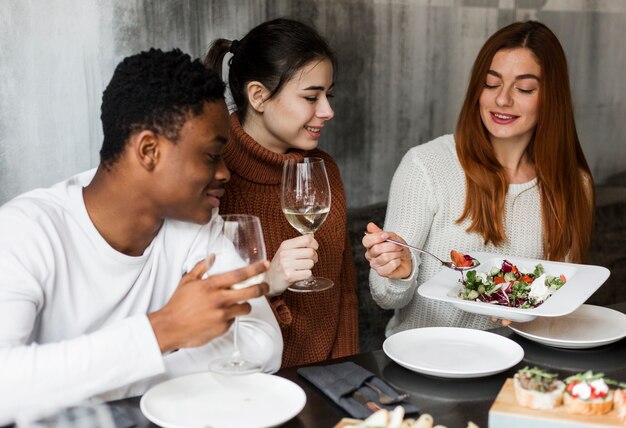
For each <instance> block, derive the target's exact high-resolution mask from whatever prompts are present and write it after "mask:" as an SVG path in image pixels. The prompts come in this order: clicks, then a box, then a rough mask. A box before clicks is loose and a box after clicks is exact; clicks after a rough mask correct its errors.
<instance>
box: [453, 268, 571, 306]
mask: <svg viewBox="0 0 626 428" xmlns="http://www.w3.org/2000/svg"><path fill="white" fill-rule="evenodd" d="M566 282H567V279H566V278H565V276H564V275H563V274H561V275H559V276H553V275H549V274H547V273H546V272H545V270H544V268H543V266H542V265H541V264H537V265H535V268H534V270H533V271H532V272H521V271H520V269H518V267H517V266H515V265H514V264H512V263H511V262H509V261H507V260H503V261H502V265H501V266H500V267H497V266H496V267H494V268H493V269H491V270H490V271H488V272H478V271H476V270H470V271H467V273H466V275H465V278H464V279H463V280H462V284H461V291H460V293H459V297H460V298H461V299H464V300H472V301H476V302H485V303H492V304H495V305H501V306H508V307H513V308H520V309H531V308H536V307H537V306H539V305H541V304H542V303H543V302H545V301H546V300H547V299H548V298H549V297H550V296H551V295H552V294H554V293H555V292H556V291H557V290H558V289H559V288H561V287H562V286H563V285H564V284H565V283H566Z"/></svg>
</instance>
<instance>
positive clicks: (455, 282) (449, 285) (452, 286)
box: [418, 253, 611, 322]
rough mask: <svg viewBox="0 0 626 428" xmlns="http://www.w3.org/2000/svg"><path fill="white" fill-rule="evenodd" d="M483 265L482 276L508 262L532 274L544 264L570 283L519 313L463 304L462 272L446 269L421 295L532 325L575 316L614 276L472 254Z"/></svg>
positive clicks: (602, 269) (549, 271)
mask: <svg viewBox="0 0 626 428" xmlns="http://www.w3.org/2000/svg"><path fill="white" fill-rule="evenodd" d="M470 255H471V256H472V257H475V258H476V259H478V260H479V261H480V266H478V267H477V268H476V271H478V272H489V271H490V270H491V269H492V268H494V267H498V268H499V267H501V266H502V261H503V260H505V259H506V260H508V261H509V262H511V263H513V264H514V265H515V266H517V267H518V269H519V270H520V272H523V273H528V272H532V271H533V270H534V268H535V265H537V264H539V263H541V264H542V265H543V268H544V270H545V272H546V273H547V274H549V275H554V276H559V275H561V274H563V275H565V278H566V279H567V282H566V283H565V285H563V286H562V287H561V288H560V289H559V290H558V291H557V292H555V293H554V294H553V295H552V296H550V297H549V298H548V299H547V300H546V301H545V302H543V303H542V304H541V305H539V306H538V307H536V308H531V309H519V308H510V307H507V306H501V305H496V304H493V303H485V302H475V301H473V300H463V299H461V298H460V297H458V296H459V292H460V290H461V283H460V279H461V278H460V275H459V272H456V271H453V270H451V269H446V268H443V269H441V271H439V272H438V273H437V274H436V275H435V276H433V277H432V278H431V279H429V280H428V281H426V282H425V283H423V284H422V285H421V286H420V287H419V288H418V293H419V294H420V295H421V296H423V297H426V298H428V299H434V300H441V301H444V302H448V303H452V304H453V305H454V306H456V307H457V308H459V309H462V310H464V311H467V312H473V313H476V314H481V315H488V316H491V317H497V318H502V319H508V320H511V321H516V322H528V321H532V320H534V319H535V318H536V317H559V316H563V315H567V314H570V313H572V312H574V311H575V310H576V309H578V307H579V306H580V305H582V304H583V303H585V301H586V300H587V299H588V298H589V297H590V296H591V295H592V294H593V293H594V292H595V291H596V290H597V289H598V288H600V286H601V285H602V284H604V281H606V280H607V278H608V277H609V275H610V274H611V273H610V272H609V270H608V269H607V268H605V267H602V266H594V265H581V264H573V263H561V262H551V261H547V260H537V259H527V258H523V257H509V256H502V255H499V254H493V253H471V254H470Z"/></svg>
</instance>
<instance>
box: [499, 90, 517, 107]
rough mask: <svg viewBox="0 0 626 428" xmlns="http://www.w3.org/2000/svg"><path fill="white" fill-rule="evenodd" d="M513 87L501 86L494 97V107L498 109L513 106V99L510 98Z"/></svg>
mask: <svg viewBox="0 0 626 428" xmlns="http://www.w3.org/2000/svg"><path fill="white" fill-rule="evenodd" d="M512 90H513V87H512V86H510V87H506V86H504V85H503V86H502V87H501V89H500V91H499V92H498V95H496V105H497V106H498V107H510V106H511V105H512V104H513V97H512V96H511V91H512Z"/></svg>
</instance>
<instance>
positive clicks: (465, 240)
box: [370, 135, 543, 336]
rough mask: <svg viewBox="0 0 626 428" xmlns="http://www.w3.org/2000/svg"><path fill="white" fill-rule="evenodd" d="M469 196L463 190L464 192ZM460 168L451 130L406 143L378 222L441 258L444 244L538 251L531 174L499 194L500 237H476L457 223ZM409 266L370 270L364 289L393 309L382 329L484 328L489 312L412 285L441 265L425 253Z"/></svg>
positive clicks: (536, 196)
mask: <svg viewBox="0 0 626 428" xmlns="http://www.w3.org/2000/svg"><path fill="white" fill-rule="evenodd" d="M469 197H470V198H471V195H470V196H469ZM465 198H466V192H465V174H464V172H463V168H462V167H461V164H460V162H459V159H458V157H457V154H456V148H455V145H454V136H453V135H444V136H442V137H439V138H437V139H435V140H433V141H431V142H429V143H427V144H422V145H420V146H417V147H414V148H412V149H411V150H409V151H408V153H407V154H406V155H405V156H404V158H403V159H402V162H401V163H400V166H399V167H398V169H397V170H396V173H395V175H394V177H393V181H392V183H391V189H390V192H389V202H388V206H387V215H386V219H385V227H384V228H385V230H387V231H392V232H396V233H397V234H398V235H400V236H401V237H403V238H404V239H405V240H406V241H407V242H408V243H409V244H412V245H415V246H418V247H420V248H424V249H425V250H427V251H429V252H431V253H433V254H435V255H436V256H438V257H440V258H441V259H443V260H449V259H450V250H452V249H455V250H458V251H461V252H463V253H470V254H471V253H472V252H478V251H485V252H491V253H498V254H502V255H509V256H517V257H529V258H542V256H543V244H542V239H541V235H542V225H541V205H540V200H541V198H540V193H539V189H538V186H537V179H533V180H531V181H529V182H528V183H524V184H511V185H509V189H508V192H507V196H506V201H505V230H506V236H507V238H508V239H507V241H506V242H505V243H504V244H502V245H500V246H499V247H496V246H495V245H493V244H491V243H490V244H488V245H484V244H483V239H482V237H481V236H480V235H478V234H476V233H467V232H466V229H467V228H468V226H469V224H470V222H469V221H468V220H465V221H464V222H463V223H461V224H457V223H456V220H457V219H458V218H459V217H460V216H461V213H462V212H463V208H464V206H465ZM413 260H414V266H413V273H412V274H411V276H410V277H409V278H407V279H404V280H390V279H387V278H382V277H380V276H378V274H377V273H376V272H375V271H374V270H372V271H371V272H370V290H371V292H372V297H373V298H374V300H375V301H376V303H378V305H380V306H381V307H382V308H385V309H395V314H394V316H393V318H392V319H391V320H390V321H389V324H388V325H387V329H386V335H387V336H390V335H392V334H394V333H397V332H399V331H402V330H407V329H410V328H416V327H431V326H439V327H441V326H447V327H468V328H476V329H481V330H486V329H489V328H494V327H495V325H494V324H493V323H492V322H491V321H490V320H489V317H486V316H482V315H475V314H471V313H469V312H465V311H462V310H460V309H457V308H456V307H454V306H452V305H451V304H448V303H444V302H439V301H435V300H430V299H426V298H424V297H422V296H420V295H419V293H418V292H417V287H418V286H419V285H420V284H423V283H424V282H425V281H427V280H428V279H429V278H431V277H432V276H433V275H435V274H436V273H437V272H438V271H439V269H440V268H441V267H440V266H441V265H440V263H439V262H438V261H436V260H435V259H433V258H432V257H428V256H422V257H421V261H420V257H419V256H417V257H414V259H413Z"/></svg>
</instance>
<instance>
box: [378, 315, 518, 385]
mask: <svg viewBox="0 0 626 428" xmlns="http://www.w3.org/2000/svg"><path fill="white" fill-rule="evenodd" d="M383 351H384V352H385V354H387V356H388V357H389V358H391V359H392V360H393V361H395V362H396V363H398V364H400V365H401V366H403V367H406V368H407V369H409V370H412V371H415V372H418V373H423V374H427V375H431V376H438V377H447V378H471V377H481V376H489V375H492V374H495V373H500V372H502V371H504V370H506V369H508V368H510V367H513V366H514V365H515V364H517V363H519V362H520V361H521V360H522V358H524V350H523V349H522V347H521V346H519V345H518V344H517V343H515V342H513V341H512V340H510V339H507V338H506V337H503V336H500V335H498V334H495V333H489V332H486V331H482V330H474V329H468V328H455V327H427V328H416V329H413V330H405V331H401V332H400V333H396V334H394V335H393V336H391V337H389V338H387V340H385V342H384V343H383Z"/></svg>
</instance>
